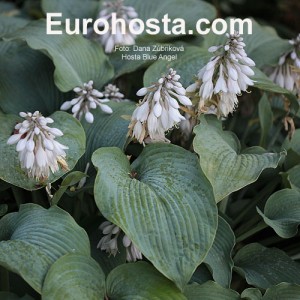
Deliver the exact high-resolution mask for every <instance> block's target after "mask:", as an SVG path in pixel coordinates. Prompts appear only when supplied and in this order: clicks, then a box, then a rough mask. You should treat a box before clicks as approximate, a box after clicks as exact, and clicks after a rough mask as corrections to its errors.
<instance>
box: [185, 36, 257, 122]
mask: <svg viewBox="0 0 300 300" xmlns="http://www.w3.org/2000/svg"><path fill="white" fill-rule="evenodd" d="M227 38H228V39H227V41H226V43H225V45H221V46H213V47H210V48H209V49H208V51H209V52H212V53H216V52H219V54H216V55H215V56H213V57H212V58H211V59H210V61H209V62H208V63H207V64H206V65H205V66H204V67H203V68H202V69H201V70H200V71H199V73H198V76H197V77H198V78H197V81H196V82H195V83H194V84H192V85H190V86H189V87H188V88H187V92H188V93H194V95H195V93H196V92H197V91H198V92H197V94H196V95H195V96H197V97H199V98H200V102H199V112H204V113H207V112H208V111H209V110H210V112H213V111H215V110H216V111H217V115H218V116H222V117H227V116H228V114H229V113H232V112H233V111H234V109H235V108H236V106H237V105H238V99H237V95H239V94H241V92H242V91H246V90H247V88H248V86H251V85H253V84H254V83H253V81H252V80H251V79H250V78H249V76H253V75H254V71H253V70H252V69H251V67H252V66H255V63H254V61H253V60H252V59H250V58H249V57H247V54H246V52H245V50H244V47H245V43H244V42H243V38H242V37H240V35H239V33H237V32H235V33H234V34H231V35H230V34H227Z"/></svg>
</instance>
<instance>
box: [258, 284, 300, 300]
mask: <svg viewBox="0 0 300 300" xmlns="http://www.w3.org/2000/svg"><path fill="white" fill-rule="evenodd" d="M274 299H278V300H281V299H282V300H283V299H288V300H300V285H297V284H290V283H285V282H284V283H280V284H278V285H275V286H272V287H270V288H269V289H267V290H266V292H265V294H264V297H263V300H274Z"/></svg>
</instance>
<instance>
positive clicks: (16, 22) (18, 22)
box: [0, 15, 28, 38]
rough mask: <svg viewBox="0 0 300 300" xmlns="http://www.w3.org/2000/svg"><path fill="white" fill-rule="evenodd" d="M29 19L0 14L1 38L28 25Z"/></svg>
mask: <svg viewBox="0 0 300 300" xmlns="http://www.w3.org/2000/svg"><path fill="white" fill-rule="evenodd" d="M27 23H28V21H27V20H25V19H23V18H14V17H8V16H2V15H0V38H1V37H3V36H4V35H6V34H8V33H11V32H13V31H15V30H17V29H19V28H22V27H24V26H26V24H27Z"/></svg>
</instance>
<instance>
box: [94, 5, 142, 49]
mask: <svg viewBox="0 0 300 300" xmlns="http://www.w3.org/2000/svg"><path fill="white" fill-rule="evenodd" d="M112 13H116V18H117V19H123V20H124V24H125V32H122V26H123V25H122V24H121V23H120V22H118V23H116V24H115V25H116V31H115V33H114V34H113V33H112V26H113V24H112ZM137 17H138V14H137V12H136V11H135V9H134V8H133V7H131V6H124V5H123V0H117V1H109V2H103V9H102V10H101V11H100V12H99V14H98V18H104V19H106V20H107V22H108V23H109V31H108V32H107V33H105V34H103V35H100V36H99V37H97V39H98V40H99V41H100V43H101V44H102V45H103V46H104V49H105V52H106V53H111V52H113V50H114V48H115V45H127V46H129V45H134V44H135V39H136V35H135V34H133V33H131V32H130V31H129V22H130V20H131V19H134V18H137ZM99 29H100V30H101V25H99ZM138 29H139V26H138V25H137V23H135V30H138ZM89 36H90V37H91V36H92V37H93V36H94V34H93V33H90V34H89Z"/></svg>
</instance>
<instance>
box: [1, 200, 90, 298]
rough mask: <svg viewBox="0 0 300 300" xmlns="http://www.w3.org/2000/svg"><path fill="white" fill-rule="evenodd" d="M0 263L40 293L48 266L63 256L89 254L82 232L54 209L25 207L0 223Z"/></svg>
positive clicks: (62, 213) (60, 212)
mask: <svg viewBox="0 0 300 300" xmlns="http://www.w3.org/2000/svg"><path fill="white" fill-rule="evenodd" d="M0 240H1V242H0V252H1V255H0V264H1V265H2V266H4V267H6V268H7V269H8V270H10V271H12V272H15V273H18V274H19V275H20V276H21V277H22V278H23V279H24V280H25V281H26V282H27V283H28V284H29V285H30V286H31V287H33V288H34V289H35V290H36V291H37V292H39V293H41V289H42V284H43V281H44V278H45V275H46V273H47V271H48V269H49V268H50V266H51V265H52V264H53V263H54V262H55V261H56V260H57V259H58V258H59V257H61V256H63V255H65V254H67V253H80V254H83V255H89V254H90V243H89V239H88V236H87V234H86V232H85V231H84V230H83V229H82V228H80V227H79V226H78V225H77V224H76V223H75V221H74V220H73V218H72V217H71V216H70V215H69V214H68V213H67V212H65V211H64V210H62V209H60V208H58V207H57V206H52V207H51V208H49V209H48V210H47V209H44V208H42V207H41V206H38V205H36V204H25V205H22V206H21V207H20V211H19V212H16V213H10V214H7V215H6V216H4V217H3V218H2V219H1V220H0Z"/></svg>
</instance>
